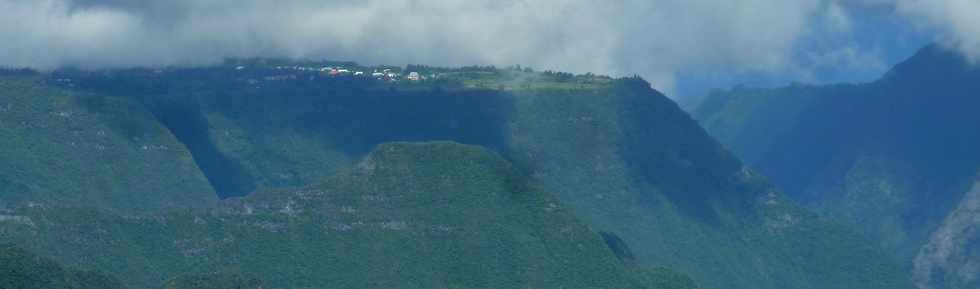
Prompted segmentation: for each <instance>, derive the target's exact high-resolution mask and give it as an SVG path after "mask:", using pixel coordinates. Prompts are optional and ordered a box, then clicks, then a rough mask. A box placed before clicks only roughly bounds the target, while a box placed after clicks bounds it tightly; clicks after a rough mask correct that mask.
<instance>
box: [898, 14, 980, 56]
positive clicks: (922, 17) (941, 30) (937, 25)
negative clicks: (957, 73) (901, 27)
mask: <svg viewBox="0 0 980 289" xmlns="http://www.w3.org/2000/svg"><path fill="white" fill-rule="evenodd" d="M895 1H896V8H897V11H898V12H899V13H901V14H902V15H904V16H906V17H908V19H909V20H910V21H912V22H914V23H916V24H917V25H918V26H920V28H924V29H930V30H934V31H937V32H938V36H937V37H938V39H937V40H938V41H941V42H942V43H944V44H946V45H948V46H950V47H953V48H956V49H958V50H960V51H962V52H964V53H965V54H966V55H967V56H969V57H970V58H971V59H973V60H974V61H976V60H977V59H978V58H980V1H976V0H895Z"/></svg>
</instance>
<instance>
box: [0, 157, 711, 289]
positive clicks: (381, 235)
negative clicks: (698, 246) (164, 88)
mask: <svg viewBox="0 0 980 289" xmlns="http://www.w3.org/2000/svg"><path fill="white" fill-rule="evenodd" d="M557 202H558V200H557V198H556V197H555V196H553V195H549V194H546V193H544V192H543V191H541V190H540V189H539V188H537V187H535V186H533V185H531V184H530V183H529V182H528V181H527V180H526V179H525V178H524V177H522V176H521V175H520V174H519V172H518V171H516V170H515V169H514V168H513V167H512V166H511V165H510V164H509V163H508V162H506V161H505V160H504V159H502V158H500V157H499V156H497V155H495V154H493V153H490V152H488V151H486V150H484V149H482V148H479V147H474V146H465V145H459V144H455V143H448V142H443V143H426V144H414V143H393V144H384V145H381V146H379V147H378V148H377V149H376V150H375V151H374V152H373V153H371V154H370V155H369V156H368V157H367V158H366V159H364V160H363V161H362V162H360V164H359V165H358V166H357V168H354V169H352V170H350V171H346V172H342V173H340V174H338V175H336V176H333V177H329V178H327V179H325V180H324V181H323V182H321V183H320V184H318V185H314V186H311V187H307V188H302V189H286V190H279V191H261V192H258V193H256V194H254V195H251V196H249V197H246V198H243V199H238V200H233V201H227V202H225V203H223V204H222V205H221V206H219V207H216V208H214V209H211V210H208V211H187V212H183V213H173V214H167V215H162V216H157V217H147V218H131V217H119V216H114V215H107V214H101V213H97V212H93V211H91V210H87V209H72V208H30V207H25V208H24V209H23V210H22V211H18V212H17V213H18V214H21V215H23V216H25V217H26V218H30V219H32V220H34V221H33V223H32V224H31V225H15V226H9V227H5V231H7V232H10V235H8V236H7V237H8V238H13V239H16V240H19V241H21V242H24V243H27V244H28V245H29V246H31V247H33V249H35V250H38V251H44V252H52V253H55V254H58V255H59V256H58V257H59V259H64V260H67V261H68V262H70V263H79V264H81V263H87V264H95V265H96V267H98V268H104V269H106V270H107V271H109V272H112V273H115V274H117V275H119V276H127V278H128V279H127V280H129V281H130V282H132V285H133V286H134V287H148V286H152V285H155V284H161V283H163V281H164V280H166V279H168V278H169V277H166V276H173V275H178V274H183V273H193V272H210V271H213V270H215V268H228V269H235V270H240V271H242V272H245V273H248V274H253V275H255V276H257V277H259V278H261V279H262V280H264V281H266V282H267V284H268V285H269V286H270V287H271V288H322V287H330V288H393V287H395V288H694V286H693V285H691V283H690V282H691V281H689V279H688V280H685V278H683V277H681V278H678V277H674V275H672V274H669V273H668V274H665V273H657V272H661V271H653V272H644V271H643V270H640V269H636V268H633V267H630V265H627V264H626V263H623V262H622V261H621V260H619V259H617V258H616V256H615V255H614V254H613V252H612V251H611V250H610V249H609V248H608V247H606V244H605V243H604V242H603V240H602V238H600V236H599V234H597V233H595V232H593V231H591V230H590V229H589V228H588V227H586V226H585V225H584V224H582V223H581V222H579V221H577V220H576V219H575V218H574V217H573V216H572V214H571V212H570V211H569V210H568V209H566V208H563V207H561V206H560V205H558V204H557ZM36 236H45V238H40V239H34V240H31V239H32V238H37V237H36ZM58 250H63V251H58ZM204 276H205V277H207V275H204ZM225 277H227V278H225ZM231 277H235V276H231ZM222 278H224V279H228V280H232V281H234V280H239V281H242V280H240V279H241V278H238V277H235V278H230V277H228V276H224V277H222ZM207 279H209V278H203V279H202V278H197V277H193V276H191V277H181V278H178V279H176V280H174V281H171V283H170V284H171V285H173V284H186V283H191V284H193V283H194V282H199V281H200V282H204V281H207ZM210 279H214V278H210ZM218 279H221V278H218ZM202 280H203V281H202ZM245 281H247V280H245ZM236 282H237V281H236ZM243 282H244V281H243ZM246 283H248V282H246ZM658 284H659V285H658ZM174 286H176V285H174ZM177 288H180V287H177Z"/></svg>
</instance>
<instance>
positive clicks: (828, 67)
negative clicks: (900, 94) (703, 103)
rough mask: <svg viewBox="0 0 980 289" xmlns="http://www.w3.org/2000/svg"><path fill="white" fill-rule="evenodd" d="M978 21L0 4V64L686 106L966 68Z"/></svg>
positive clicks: (815, 12)
mask: <svg viewBox="0 0 980 289" xmlns="http://www.w3.org/2000/svg"><path fill="white" fill-rule="evenodd" d="M977 15H980V1H977V0H642V1H641V0H617V1H609V0H563V1H560V0H492V1H491V0H486V1H481V0H430V1H423V0H384V1H378V0H361V1H341V0H324V1H314V0H277V1H265V0H159V1H157V0H146V1H129V0H0V39H3V40H4V41H5V43H4V45H2V46H0V65H2V66H28V67H35V68H41V69H49V68H55V67H60V66H65V65H72V66H80V67H83V68H104V67H129V66H158V65H202V64H208V63H214V62H215V61H219V60H221V59H223V58H225V57H256V56H258V57H262V56H269V57H282V56H285V57H302V58H318V59H322V58H326V59H333V60H353V61H358V62H361V63H369V64H380V63H385V64H409V63H424V64H433V65H451V66H456V65H469V64H494V65H500V66H504V65H512V64H521V65H525V66H531V67H535V68H538V69H558V70H565V71H572V72H596V73H602V74H611V75H615V76H622V75H632V74H639V75H642V76H643V77H645V78H647V79H648V80H650V81H651V82H652V83H653V84H654V86H655V87H656V88H658V89H660V90H663V91H665V92H668V93H669V94H671V95H673V96H678V95H680V96H685V95H696V94H701V93H703V92H704V91H706V90H708V89H710V88H712V87H729V86H731V85H734V84H738V83H748V84H750V85H773V84H781V83H786V82H807V83H821V82H831V81H835V82H836V81H866V80H870V79H873V78H875V77H876V76H878V75H880V74H882V73H883V72H884V71H886V70H887V69H888V67H890V66H891V65H893V64H894V63H896V62H898V61H900V60H901V59H903V58H905V57H907V56H909V55H911V54H912V53H913V52H914V51H915V50H916V49H918V48H919V47H921V46H923V45H925V44H927V43H931V42H940V43H943V44H945V45H947V46H948V47H950V48H951V49H958V50H960V51H962V52H964V53H967V54H968V55H971V56H980V17H978V16H977Z"/></svg>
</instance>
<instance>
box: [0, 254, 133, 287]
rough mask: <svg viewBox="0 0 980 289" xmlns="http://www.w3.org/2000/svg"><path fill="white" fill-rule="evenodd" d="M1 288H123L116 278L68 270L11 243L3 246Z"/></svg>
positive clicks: (0, 269) (0, 260)
mask: <svg viewBox="0 0 980 289" xmlns="http://www.w3.org/2000/svg"><path fill="white" fill-rule="evenodd" d="M0 288H4V289H122V288H126V287H124V286H123V285H122V283H120V282H119V281H118V280H116V279H115V278H112V277H109V276H106V275H103V274H100V273H98V272H91V271H81V270H74V269H67V268H64V267H62V266H61V265H59V264H57V263H56V262H54V261H53V260H50V259H48V258H44V257H41V256H37V255H35V254H33V253H31V252H28V251H26V250H24V249H21V248H18V247H16V246H13V245H10V244H2V245H0Z"/></svg>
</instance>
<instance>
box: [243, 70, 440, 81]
mask: <svg viewBox="0 0 980 289" xmlns="http://www.w3.org/2000/svg"><path fill="white" fill-rule="evenodd" d="M239 69H241V68H239ZM276 69H278V70H287V69H288V70H298V71H305V72H317V73H320V74H323V75H326V76H330V77H339V76H355V77H368V76H370V77H372V78H374V79H377V80H383V81H392V82H396V81H399V80H401V79H402V75H401V74H400V73H398V72H395V71H392V70H391V69H382V70H380V71H379V70H377V69H375V70H374V72H371V73H370V74H367V73H365V72H364V71H352V70H350V69H346V68H343V67H304V66H276ZM404 78H405V79H406V80H408V81H422V80H425V79H426V77H425V76H422V75H421V74H419V73H418V72H414V71H413V72H409V73H408V75H407V76H405V77H404ZM293 79H295V78H293ZM274 80H283V79H282V78H276V79H274Z"/></svg>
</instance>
